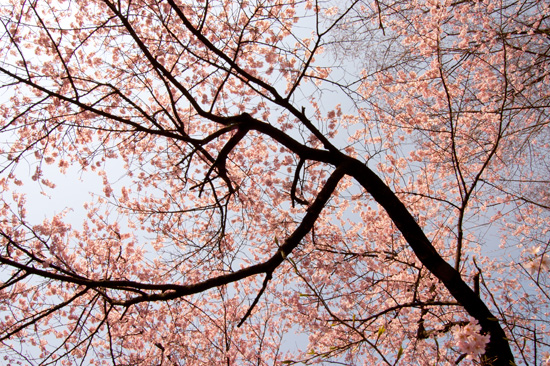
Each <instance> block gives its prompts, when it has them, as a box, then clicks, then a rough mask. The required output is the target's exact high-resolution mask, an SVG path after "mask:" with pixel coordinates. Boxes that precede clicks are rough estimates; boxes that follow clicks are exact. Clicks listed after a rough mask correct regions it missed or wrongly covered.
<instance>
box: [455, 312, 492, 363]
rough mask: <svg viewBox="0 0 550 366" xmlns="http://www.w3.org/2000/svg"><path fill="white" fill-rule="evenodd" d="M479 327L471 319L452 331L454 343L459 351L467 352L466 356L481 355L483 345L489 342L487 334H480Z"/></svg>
mask: <svg viewBox="0 0 550 366" xmlns="http://www.w3.org/2000/svg"><path fill="white" fill-rule="evenodd" d="M480 331H481V327H480V326H479V324H477V321H475V320H473V321H471V322H470V323H469V324H468V325H466V326H463V327H460V328H458V330H457V331H456V332H455V333H454V339H455V341H456V345H457V347H458V349H459V350H460V351H461V352H464V353H466V354H468V358H472V357H474V356H479V355H482V354H483V353H484V352H485V345H486V344H487V343H489V338H490V337H489V335H488V334H487V335H482V334H480Z"/></svg>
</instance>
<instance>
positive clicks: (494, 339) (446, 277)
mask: <svg viewBox="0 0 550 366" xmlns="http://www.w3.org/2000/svg"><path fill="white" fill-rule="evenodd" d="M342 158H343V159H344V158H345V159H348V160H349V161H350V163H349V164H348V165H347V166H348V167H349V169H348V171H347V174H349V175H351V176H352V177H354V178H355V179H356V180H357V181H358V182H359V183H360V184H361V186H362V187H363V188H364V189H365V190H366V191H367V192H369V193H370V194H371V195H372V197H373V198H374V199H375V200H376V202H378V203H379V204H380V205H381V206H382V207H383V208H384V209H385V210H386V212H387V213H388V215H389V216H390V218H391V219H392V221H393V222H394V223H395V225H396V226H397V228H398V229H399V231H401V233H402V234H403V236H404V237H405V239H406V240H407V242H408V243H409V245H410V247H411V248H412V250H413V251H414V253H415V255H416V257H417V258H418V259H419V260H420V262H422V264H423V265H424V266H425V267H426V268H427V269H428V270H429V271H430V272H431V273H432V274H433V275H434V276H436V277H437V279H439V280H440V281H441V282H442V283H443V285H445V287H446V288H447V290H449V292H450V293H451V295H452V296H453V297H454V298H455V299H456V300H457V301H458V302H459V303H460V304H461V305H462V306H464V309H466V311H467V312H468V314H470V315H471V316H472V317H473V318H475V319H477V321H478V322H479V325H480V326H481V328H482V331H483V332H484V333H486V334H489V335H490V337H491V338H490V342H489V344H488V345H487V348H486V350H485V355H484V356H483V364H485V365H494V366H497V365H498V366H500V365H502V366H509V365H510V362H514V356H513V354H512V351H511V350H510V345H509V343H508V341H507V339H506V334H505V333H504V330H503V329H502V327H501V326H500V324H499V322H498V320H497V319H496V317H495V316H494V315H493V314H492V313H491V311H490V310H489V308H488V307H487V305H485V303H484V302H483V301H482V300H481V299H480V298H479V297H478V296H477V295H476V293H475V292H474V290H472V289H471V288H470V287H469V286H468V285H467V284H466V283H465V282H464V280H463V279H462V277H461V276H460V273H459V272H458V271H456V270H455V269H454V268H453V267H452V266H451V265H449V263H447V262H446V261H445V260H444V259H443V258H442V257H441V256H440V255H439V253H438V252H437V250H436V249H435V248H434V247H433V245H432V243H431V242H430V240H429V239H428V238H427V237H426V235H425V234H424V232H423V231H422V229H421V228H420V226H419V225H418V223H417V222H416V220H415V219H414V217H413V216H412V215H411V213H410V212H409V211H408V210H407V208H406V207H405V205H404V204H403V203H402V202H401V201H400V200H399V198H397V196H396V195H395V194H394V193H393V191H392V190H391V189H390V188H389V187H388V186H387V185H386V184H385V183H384V182H383V181H382V180H381V179H380V178H379V177H378V176H377V175H376V174H375V173H374V172H373V171H372V170H371V169H369V168H368V167H367V166H366V165H365V164H363V163H362V162H360V161H359V160H356V159H353V158H349V157H344V156H342Z"/></svg>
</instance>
